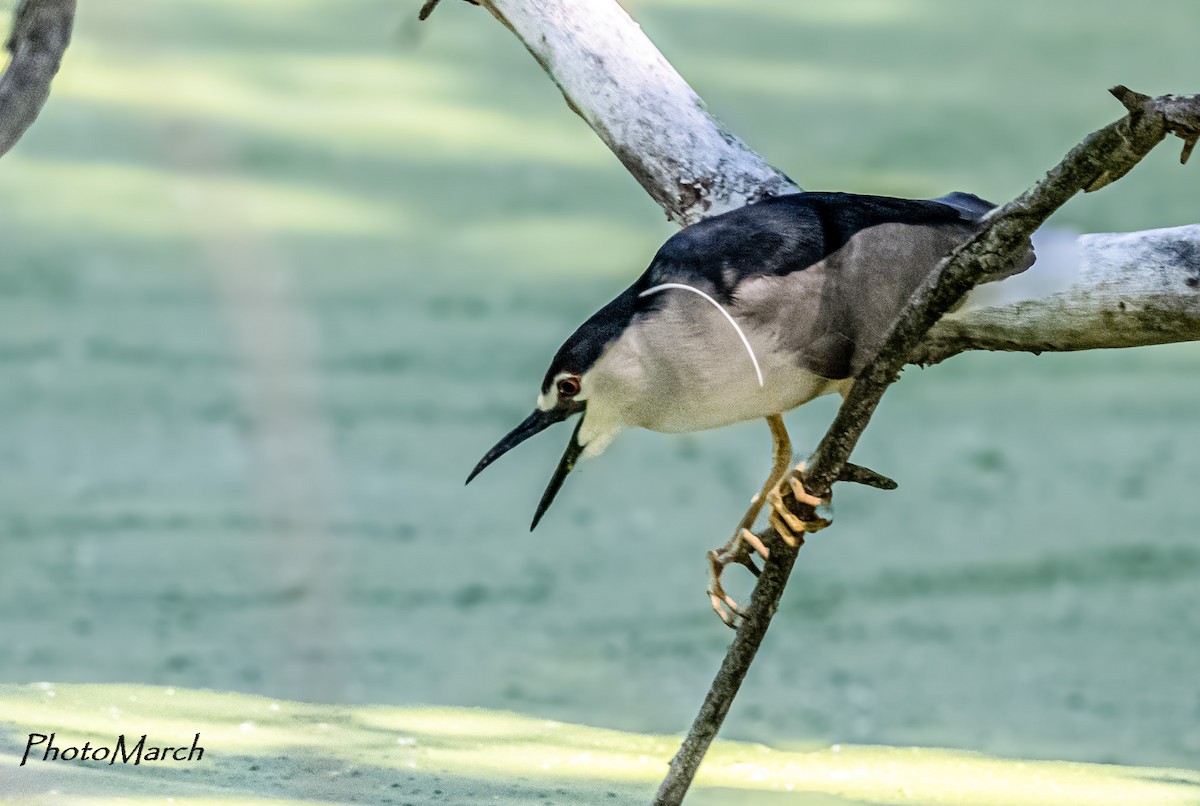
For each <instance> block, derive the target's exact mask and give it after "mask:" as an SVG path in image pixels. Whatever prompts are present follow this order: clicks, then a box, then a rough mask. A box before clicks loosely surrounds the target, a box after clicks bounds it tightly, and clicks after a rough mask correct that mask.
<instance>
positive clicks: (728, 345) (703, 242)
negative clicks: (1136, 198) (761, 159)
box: [467, 193, 1032, 623]
mask: <svg viewBox="0 0 1200 806" xmlns="http://www.w3.org/2000/svg"><path fill="white" fill-rule="evenodd" d="M992 207H993V205H992V204H990V203H988V202H986V201H984V200H982V199H980V198H978V197H977V196H972V195H970V194H966V193H952V194H950V195H948V196H943V197H942V198H940V199H935V200H931V201H917V200H909V199H893V198H887V197H882V196H860V195H853V194H847V193H797V194H794V195H789V196H780V197H776V198H771V199H766V200H764V201H760V202H757V203H755V204H751V205H747V206H745V207H742V208H740V209H738V210H733V211H731V212H728V213H724V214H723V215H718V216H714V217H713V218H710V219H707V220H705V221H701V222H699V223H697V224H694V225H692V226H690V227H688V228H686V229H684V230H682V231H681V232H679V233H678V234H676V235H675V236H673V237H672V238H671V239H670V240H668V241H667V242H666V244H664V245H663V247H662V248H661V249H660V250H659V251H658V254H657V255H655V257H654V260H653V261H652V262H651V263H650V267H649V268H648V269H647V270H646V271H645V273H644V274H642V276H641V277H639V278H638V279H637V281H636V282H635V283H634V284H633V285H631V286H630V287H629V288H627V289H626V290H625V291H624V292H622V293H621V294H620V295H619V296H618V297H617V298H616V299H614V300H613V301H612V302H610V303H608V304H607V305H605V306H604V307H603V308H601V309H600V310H599V311H597V312H596V313H595V314H594V315H593V316H592V317H591V318H590V319H588V320H587V321H586V322H584V323H583V325H581V326H580V327H579V329H578V330H576V331H575V333H574V334H572V336H571V337H570V338H569V339H567V341H566V343H564V344H563V346H562V347H561V348H559V350H558V353H557V354H556V355H555V356H554V360H553V361H552V362H551V363H550V368H549V369H548V370H547V371H546V375H545V377H544V378H543V380H542V385H541V392H540V394H539V395H538V398H537V408H535V409H534V411H533V413H532V414H530V415H529V416H528V417H527V418H526V419H525V421H524V422H522V423H521V424H520V425H518V426H517V427H516V428H515V429H513V430H512V432H510V433H509V434H508V435H507V436H505V437H504V438H503V439H502V440H500V442H499V443H497V444H496V446H495V447H494V448H492V449H491V450H490V451H488V452H487V454H486V455H485V456H484V457H483V459H482V460H480V462H479V464H478V465H476V467H475V469H474V470H473V471H471V475H470V476H469V477H468V479H467V481H468V482H470V480H471V479H473V478H474V477H475V476H476V475H477V474H478V473H479V472H480V471H482V470H483V469H484V468H485V467H487V466H488V465H490V464H491V463H492V462H494V461H495V460H496V459H498V458H499V457H500V456H502V455H503V454H504V453H506V452H507V451H509V450H511V449H512V448H513V447H514V446H516V445H518V444H520V443H521V442H523V441H524V440H526V439H528V438H529V437H531V436H533V435H534V434H536V433H538V432H539V431H541V430H543V429H544V428H546V427H547V426H550V425H553V424H554V423H558V422H562V421H563V420H565V419H567V418H568V417H570V416H571V415H572V414H581V415H582V416H581V417H580V418H579V423H578V425H576V427H575V432H574V433H573V434H572V435H571V440H570V442H569V443H568V444H567V450H566V452H565V453H564V454H563V457H562V461H560V462H559V464H558V468H557V469H556V470H555V472H554V476H553V477H552V478H551V479H550V484H549V486H548V487H547V488H546V492H545V494H544V495H543V496H542V500H541V503H540V504H538V508H537V512H536V514H535V515H534V517H533V525H532V526H531V527H530V528H531V529H532V528H533V527H536V526H537V524H538V521H539V520H540V519H541V517H542V515H543V514H544V513H545V511H546V509H547V508H548V507H549V506H550V503H551V502H552V501H553V500H554V496H555V495H556V494H557V493H558V490H559V488H560V487H561V486H562V483H563V480H564V479H565V478H566V477H567V474H568V473H570V472H571V469H572V468H573V467H574V466H575V463H576V461H577V460H578V459H580V458H581V457H582V458H587V457H592V456H596V455H598V454H599V453H600V452H601V451H603V450H604V449H605V447H607V446H608V444H609V443H610V442H611V441H612V439H613V437H615V436H616V435H617V434H618V433H619V432H620V431H621V430H622V429H624V428H632V427H640V428H647V429H650V430H652V431H666V432H673V433H679V432H687V431H701V430H704V429H707V428H718V427H720V426H724V425H729V424H731V423H736V422H741V421H743V420H754V419H759V418H765V419H766V420H767V421H768V423H769V424H770V426H771V433H772V436H773V438H774V442H775V461H774V466H773V468H772V470H771V475H770V476H769V477H768V478H767V481H766V483H765V484H764V485H763V488H762V491H761V492H760V493H759V494H758V495H757V496H755V497H754V499H753V501H752V503H751V506H750V509H749V510H748V511H747V512H746V515H745V516H744V517H743V518H742V521H741V523H740V524H739V525H738V528H737V530H736V531H735V533H734V536H733V538H732V539H731V540H730V541H729V543H728V544H727V545H725V546H724V547H722V548H720V549H717V550H715V551H712V552H709V561H710V576H709V588H708V593H709V596H710V597H711V600H712V604H713V608H714V609H715V610H716V611H717V613H718V615H720V616H721V617H722V618H723V619H724V620H725V621H726V623H730V622H731V621H732V618H733V615H734V614H736V613H737V612H738V611H737V605H736V603H734V601H733V600H732V599H731V598H729V596H728V595H727V594H726V593H725V591H724V589H723V588H722V587H721V574H722V571H723V570H724V568H725V567H726V566H727V565H729V564H730V563H739V564H743V565H747V566H748V567H750V568H751V569H754V564H753V561H752V560H751V559H750V552H751V551H753V552H756V553H758V554H760V555H762V556H763V557H765V556H766V555H767V550H766V547H765V546H763V545H762V543H761V541H759V540H758V538H756V537H755V536H754V534H753V533H752V532H751V531H750V530H751V528H752V527H753V525H754V522H755V520H756V518H757V517H758V515H759V513H760V512H761V510H762V508H763V506H764V503H770V505H771V511H770V519H771V524H772V526H774V527H775V529H776V530H777V531H778V532H779V533H780V535H781V536H782V537H783V538H784V539H785V540H787V541H788V542H789V543H792V544H793V545H794V544H795V542H796V537H795V536H796V534H798V533H800V532H805V531H814V530H815V529H817V528H820V527H821V526H823V525H826V524H827V523H828V522H827V521H824V520H823V519H821V520H817V521H803V520H801V519H799V518H798V517H796V515H794V514H793V513H792V512H791V511H789V510H788V508H787V507H786V506H784V505H783V493H784V485H788V487H790V489H791V492H792V493H793V494H794V495H795V497H796V498H797V499H798V500H800V501H802V502H804V503H807V504H810V505H813V506H817V505H820V504H823V503H827V502H822V501H818V500H817V499H815V498H814V497H813V496H811V495H809V494H808V493H807V492H805V491H804V489H803V486H802V485H801V484H800V482H799V478H800V474H799V473H798V472H789V471H790V465H791V461H792V456H791V451H792V449H791V443H790V441H789V439H788V433H787V430H786V429H785V428H784V424H783V419H782V417H781V415H782V413H783V412H786V411H789V410H791V409H794V408H796V407H797V406H800V405H803V404H804V403H807V402H808V401H810V400H812V399H814V398H816V397H818V396H820V395H824V394H828V393H830V392H838V393H840V394H842V395H845V393H846V392H847V391H848V390H849V388H850V385H851V384H852V383H853V381H854V378H855V376H856V375H857V374H858V373H859V372H860V371H861V370H862V369H863V368H864V367H865V366H866V365H867V363H868V362H869V361H870V360H871V358H873V357H874V355H875V354H876V352H877V350H878V349H879V347H880V346H881V344H882V341H883V339H884V338H885V337H886V335H887V333H888V331H889V329H890V327H891V325H892V323H893V322H894V321H895V319H896V317H897V316H898V314H899V312H900V310H901V309H902V308H903V306H904V304H905V303H906V302H907V300H908V299H909V297H910V296H911V295H912V293H913V291H914V290H915V289H916V288H917V286H918V285H920V284H921V283H922V282H923V281H924V280H925V279H926V278H927V277H928V275H929V274H930V272H931V271H932V270H933V268H934V267H935V266H936V265H937V263H938V261H939V260H940V259H941V258H943V257H945V256H946V255H947V254H949V253H950V252H951V251H952V250H953V249H954V248H955V247H956V246H958V245H959V244H960V243H962V242H963V241H965V240H966V239H967V238H968V237H970V235H971V234H972V233H973V232H974V231H975V229H976V228H977V227H978V225H979V221H980V219H981V218H982V216H983V215H984V214H986V213H987V212H988V211H989V210H991V209H992ZM1029 257H1030V259H1029V260H1026V261H1025V262H1024V263H1023V264H1022V265H1020V266H1018V267H1016V270H1021V269H1023V268H1025V267H1027V266H1028V265H1029V263H1030V262H1031V260H1032V251H1031V252H1030V256H1029ZM754 570H756V569H754Z"/></svg>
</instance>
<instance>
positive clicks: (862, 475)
mask: <svg viewBox="0 0 1200 806" xmlns="http://www.w3.org/2000/svg"><path fill="white" fill-rule="evenodd" d="M837 480H838V481H846V482H850V483H851V484H862V485H864V486H866V487H874V488H875V489H876V490H894V489H896V488H897V487H899V486H900V485H899V484H897V483H896V482H894V481H892V480H891V479H889V478H888V477H887V476H885V475H883V474H882V473H876V472H875V471H874V470H872V469H871V468H869V467H863V466H862V465H856V464H854V463H853V462H846V465H845V467H843V468H842V472H841V473H840V474H839V475H838V478H837Z"/></svg>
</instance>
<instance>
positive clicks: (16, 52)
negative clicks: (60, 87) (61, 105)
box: [0, 0, 75, 155]
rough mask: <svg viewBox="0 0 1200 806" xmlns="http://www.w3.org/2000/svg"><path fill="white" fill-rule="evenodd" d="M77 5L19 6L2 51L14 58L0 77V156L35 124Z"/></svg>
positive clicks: (26, 2) (29, 2)
mask: <svg viewBox="0 0 1200 806" xmlns="http://www.w3.org/2000/svg"><path fill="white" fill-rule="evenodd" d="M74 20H75V0H22V2H20V3H18V4H17V7H16V9H15V11H14V12H13V23H12V31H11V33H10V34H9V36H8V42H7V43H6V46H7V48H8V52H9V53H10V54H12V60H11V61H10V62H9V64H8V69H7V70H5V71H4V75H3V77H0V155H3V154H5V153H7V152H8V150H9V149H10V148H12V147H13V146H14V145H15V144H16V142H17V141H18V140H20V139H21V135H23V134H24V133H25V130H26V129H28V128H29V127H30V125H31V124H32V123H33V121H34V120H36V119H37V116H38V113H39V112H40V111H41V110H42V106H43V105H44V104H45V103H46V98H47V97H49V95H50V81H51V79H53V78H54V75H55V74H56V73H57V72H58V67H59V65H60V64H61V63H62V55H63V52H64V51H66V49H67V45H68V44H70V42H71V27H72V25H73V23H74Z"/></svg>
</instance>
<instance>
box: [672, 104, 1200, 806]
mask: <svg viewBox="0 0 1200 806" xmlns="http://www.w3.org/2000/svg"><path fill="white" fill-rule="evenodd" d="M1118 92H1119V91H1114V95H1117V97H1118V99H1119V100H1121V101H1122V103H1124V104H1125V105H1126V108H1128V109H1130V114H1129V115H1128V116H1126V117H1124V118H1122V119H1121V120H1119V121H1117V122H1116V123H1113V124H1110V125H1109V126H1106V127H1105V128H1103V129H1101V130H1100V131H1097V132H1095V133H1093V134H1092V135H1090V136H1089V137H1088V138H1087V139H1086V140H1084V141H1083V142H1082V143H1081V144H1079V145H1078V146H1076V147H1075V148H1073V149H1072V150H1071V152H1070V153H1069V154H1067V156H1066V157H1065V158H1064V159H1063V161H1062V162H1061V163H1059V164H1058V166H1056V167H1055V168H1054V169H1052V170H1051V171H1050V172H1049V173H1048V174H1046V176H1045V178H1043V179H1042V180H1041V181H1040V182H1038V183H1037V184H1036V185H1034V186H1033V187H1032V188H1031V189H1030V190H1028V191H1026V192H1025V193H1023V194H1022V195H1021V196H1020V197H1018V198H1017V199H1015V200H1014V201H1012V202H1010V203H1009V204H1007V205H1005V206H1004V207H1002V208H1001V209H999V210H997V211H995V212H994V213H993V214H991V215H990V216H989V217H988V218H987V220H986V223H985V225H984V226H983V227H982V228H981V229H980V230H979V232H978V233H976V235H974V236H973V237H972V238H971V239H970V240H969V241H967V242H966V243H965V244H963V245H962V246H960V247H959V248H958V249H956V250H955V251H954V252H953V253H952V254H951V255H950V256H949V257H947V258H946V259H944V260H943V261H942V262H941V263H940V264H939V265H938V267H937V269H936V270H935V271H933V272H932V273H931V275H930V278H929V280H927V281H926V283H925V284H924V285H922V286H921V287H920V288H918V289H917V291H916V292H915V293H914V294H913V296H912V298H911V299H910V300H909V302H908V304H907V305H906V306H905V308H904V310H903V311H902V312H901V314H900V316H899V318H898V319H897V321H896V323H895V324H894V325H893V327H892V330H891V333H890V334H889V336H888V338H887V340H886V341H885V342H884V345H883V347H882V348H881V349H880V351H879V353H878V354H877V355H876V356H875V358H874V359H873V360H872V361H871V363H870V364H869V365H868V366H867V367H866V369H865V370H864V371H863V372H862V373H861V374H860V375H859V376H858V378H857V379H856V380H855V383H854V386H853V387H852V389H851V390H850V394H849V395H848V396H847V398H846V400H845V402H844V403H843V404H842V406H841V408H840V409H839V410H838V414H837V417H836V418H835V419H834V422H833V424H832V425H831V426H830V427H829V430H828V431H827V432H826V434H825V437H824V438H823V439H822V440H821V444H820V445H819V446H818V447H817V451H816V453H815V454H814V457H813V459H812V461H811V462H810V463H809V466H808V470H807V472H806V474H805V486H806V488H807V489H808V491H809V492H811V493H812V494H813V495H815V496H816V497H818V498H825V497H827V496H828V495H829V492H830V489H831V487H832V485H833V484H834V482H836V481H838V480H839V479H840V478H841V477H842V475H843V474H844V472H845V468H846V464H847V462H848V461H849V457H850V453H851V452H852V451H853V450H854V447H855V445H856V444H857V443H858V439H859V437H860V436H861V435H862V433H863V431H864V430H865V429H866V427H867V424H868V423H869V422H870V419H871V415H872V414H873V413H874V411H875V408H876V406H877V405H878V404H879V401H880V399H881V398H882V397H883V394H884V392H885V391H886V390H887V388H888V387H889V386H890V385H891V384H892V383H893V382H894V381H895V380H896V378H897V376H898V375H899V373H900V370H901V369H902V368H903V367H904V365H905V364H906V363H907V362H908V359H909V357H910V356H912V355H913V354H914V352H915V351H916V349H917V347H918V346H919V345H920V343H921V341H922V339H923V338H924V337H925V334H926V333H927V332H928V331H929V329H930V328H931V327H933V325H934V324H935V323H936V322H937V320H938V319H939V318H940V317H941V316H942V315H943V314H944V313H946V312H947V311H948V310H950V308H951V307H953V305H954V304H955V303H956V302H957V301H958V300H959V299H961V298H962V296H963V295H964V294H966V293H967V291H969V290H970V289H971V288H972V287H973V286H974V285H975V284H976V283H978V282H980V281H981V280H983V279H984V278H986V277H989V276H995V275H998V274H999V273H1000V272H1001V271H1002V270H1003V269H1005V268H1007V267H1009V266H1012V265H1013V264H1014V263H1015V262H1016V261H1017V259H1018V258H1019V256H1020V255H1021V254H1023V253H1024V251H1025V249H1026V244H1027V242H1028V238H1029V236H1030V235H1031V234H1032V233H1033V231H1034V230H1035V229H1037V228H1038V227H1039V226H1041V224H1042V223H1043V222H1044V221H1045V220H1046V219H1047V218H1048V217H1049V216H1050V214H1051V213H1052V212H1054V211H1055V210H1056V209H1058V208H1059V207H1061V206H1062V205H1063V204H1064V203H1066V202H1067V200H1069V199H1070V198H1071V197H1072V196H1074V195H1075V194H1076V193H1078V192H1079V191H1080V190H1084V189H1093V188H1095V187H1096V186H1097V183H1098V182H1100V181H1102V180H1105V179H1107V181H1106V182H1105V184H1107V183H1108V182H1111V181H1115V179H1118V178H1120V177H1121V176H1124V175H1125V174H1126V173H1127V172H1128V171H1129V170H1130V169H1131V168H1132V167H1133V166H1134V165H1136V164H1137V163H1138V162H1139V161H1140V160H1141V159H1142V157H1144V156H1145V155H1146V154H1148V153H1149V152H1150V150H1151V149H1153V148H1154V146H1155V145H1157V144H1158V143H1159V142H1161V141H1162V140H1163V138H1164V137H1166V135H1167V134H1168V132H1174V133H1176V134H1179V135H1180V136H1181V137H1183V138H1184V139H1185V141H1187V140H1188V137H1190V136H1192V132H1193V131H1194V129H1192V128H1190V127H1191V126H1192V125H1193V123H1194V122H1195V121H1196V120H1197V119H1198V118H1197V117H1196V115H1198V114H1200V97H1198V96H1191V97H1190V98H1176V97H1174V96H1164V97H1163V98H1155V99H1151V98H1148V97H1146V96H1137V95H1136V94H1134V93H1131V92H1130V91H1128V90H1126V91H1125V92H1124V93H1121V94H1117V93H1118ZM1127 100H1128V101H1129V102H1128V103H1127V102H1126V101H1127ZM1131 103H1132V104H1133V106H1132V107H1131V106H1130V104H1131ZM797 510H798V512H797V514H798V515H799V516H800V517H801V518H802V519H805V520H810V519H812V518H813V517H815V513H813V512H812V511H811V509H810V510H809V511H805V507H804V506H803V505H798V506H797ZM760 537H761V539H762V540H763V541H764V542H765V543H766V544H767V546H768V547H769V549H770V558H769V559H768V560H767V562H766V564H765V567H764V569H763V573H762V576H761V577H759V580H758V583H757V584H756V585H755V588H754V592H753V593H752V594H751V599H750V606H749V609H748V611H747V612H746V616H745V619H744V620H743V622H742V624H741V626H740V627H739V628H738V631H737V635H736V636H735V638H734V640H733V642H732V644H730V646H729V650H728V652H727V654H726V656H725V660H724V662H723V663H722V664H721V669H720V671H718V673H717V676H716V677H715V678H714V680H713V683H712V687H711V688H710V689H709V692H708V695H707V696H706V697H705V700H704V704H703V705H702V706H701V708H700V713H699V714H698V715H697V716H696V719H695V721H694V722H693V723H692V727H691V730H690V731H689V732H688V735H687V737H686V738H685V739H684V741H683V744H682V745H681V746H680V748H679V752H678V753H676V755H675V757H674V758H673V759H672V760H671V765H670V771H669V772H668V774H667V777H666V778H665V779H664V780H663V782H662V785H661V786H660V788H659V790H658V794H657V796H656V797H655V800H654V803H655V806H677V804H679V803H681V802H682V801H683V798H684V795H686V793H687V790H688V788H689V787H690V786H691V783H692V781H693V779H694V778H695V775H696V772H697V770H698V769H699V767H700V762H701V761H702V760H703V758H704V755H705V753H706V752H707V751H708V747H709V745H710V744H711V743H712V741H713V739H714V738H715V737H716V735H717V731H718V730H719V729H720V727H721V723H722V722H723V721H724V719H725V715H726V714H727V713H728V712H729V707H730V705H731V704H732V702H733V698H734V697H735V696H736V695H737V692H738V690H739V689H740V688H741V685H742V681H743V679H744V678H745V675H746V672H747V671H749V669H750V663H751V662H752V661H753V659H754V655H755V654H756V653H757V652H758V648H759V646H760V645H761V644H762V640H763V638H764V637H765V635H766V632H767V629H768V627H769V626H770V623H771V618H772V617H773V616H774V614H775V610H776V608H777V607H778V606H779V599H780V597H781V596H782V595H783V590H784V587H785V586H786V585H787V579H788V576H789V575H790V574H791V570H792V567H793V565H794V564H795V561H796V552H797V551H798V549H799V546H797V547H796V548H794V549H793V548H788V547H787V546H786V544H785V543H784V542H783V540H782V539H781V538H780V537H779V535H777V534H776V533H775V531H774V530H767V531H766V532H765V533H763V534H762V535H760ZM801 545H802V544H801Z"/></svg>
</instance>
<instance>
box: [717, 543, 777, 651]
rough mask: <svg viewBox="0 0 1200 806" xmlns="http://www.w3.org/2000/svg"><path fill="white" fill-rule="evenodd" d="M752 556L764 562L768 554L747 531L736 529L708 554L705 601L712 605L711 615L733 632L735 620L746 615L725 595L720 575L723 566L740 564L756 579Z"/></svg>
mask: <svg viewBox="0 0 1200 806" xmlns="http://www.w3.org/2000/svg"><path fill="white" fill-rule="evenodd" d="M753 554H757V555H758V556H760V557H762V558H763V559H764V560H765V559H766V558H767V556H768V555H769V552H768V551H767V547H766V546H765V545H763V542H762V541H761V540H759V539H758V537H757V536H756V535H755V534H754V533H753V532H751V531H750V530H749V529H739V530H738V533H737V534H736V535H734V536H733V537H732V538H731V539H730V541H729V542H728V543H726V544H725V545H724V546H722V547H721V548H719V549H713V550H712V551H710V552H709V553H708V591H707V593H708V600H709V602H710V603H711V604H712V609H713V612H714V613H716V614H717V617H718V618H720V619H721V621H723V622H725V626H727V627H729V628H730V629H734V630H736V629H737V622H738V619H744V618H745V617H746V614H745V612H744V611H743V610H742V609H741V606H740V605H738V603H737V601H735V600H734V598H733V597H732V596H730V595H729V594H728V593H726V592H725V588H724V587H722V585H721V575H722V574H723V573H724V572H725V568H726V567H727V566H730V565H743V566H745V567H746V568H747V569H748V570H749V571H750V573H752V574H754V576H756V577H757V576H759V575H760V574H761V573H762V571H761V570H760V569H759V567H758V566H757V565H756V564H755V563H754V558H753Z"/></svg>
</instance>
